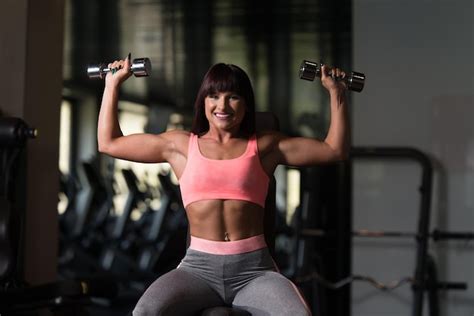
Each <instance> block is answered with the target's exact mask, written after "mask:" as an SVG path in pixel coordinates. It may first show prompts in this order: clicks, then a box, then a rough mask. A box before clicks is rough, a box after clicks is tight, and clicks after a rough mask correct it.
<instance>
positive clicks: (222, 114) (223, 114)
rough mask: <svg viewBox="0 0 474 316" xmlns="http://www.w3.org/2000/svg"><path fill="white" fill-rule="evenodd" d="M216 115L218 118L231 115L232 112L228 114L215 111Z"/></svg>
mask: <svg viewBox="0 0 474 316" xmlns="http://www.w3.org/2000/svg"><path fill="white" fill-rule="evenodd" d="M214 115H215V116H217V117H218V118H227V117H229V116H230V114H227V113H215V114H214Z"/></svg>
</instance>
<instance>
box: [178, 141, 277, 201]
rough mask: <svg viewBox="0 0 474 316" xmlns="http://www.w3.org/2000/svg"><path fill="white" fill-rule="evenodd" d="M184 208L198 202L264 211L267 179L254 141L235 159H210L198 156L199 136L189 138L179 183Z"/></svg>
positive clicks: (199, 152) (249, 142) (248, 143)
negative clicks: (225, 202) (249, 205)
mask: <svg viewBox="0 0 474 316" xmlns="http://www.w3.org/2000/svg"><path fill="white" fill-rule="evenodd" d="M179 183H180V187H181V196H182V198H183V204H184V206H185V207H187V206H188V205H189V204H191V203H193V202H196V201H200V200H216V199H222V200H227V199H229V200H243V201H248V202H252V203H255V204H258V205H260V206H261V207H265V199H266V196H267V190H268V183H269V178H268V175H267V174H266V172H265V171H264V170H263V168H262V165H261V164H260V157H259V156H258V148H257V138H256V136H255V135H252V136H251V137H250V139H249V141H248V142H247V149H246V150H245V152H244V153H243V154H242V155H241V156H240V157H237V158H233V159H225V160H218V159H210V158H206V157H204V156H203V155H202V154H201V151H200V150H199V144H198V136H197V135H195V134H191V136H190V138H189V145H188V159H187V163H186V167H185V168H184V171H183V174H182V175H181V178H180V179H179Z"/></svg>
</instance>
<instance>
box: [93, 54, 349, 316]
mask: <svg viewBox="0 0 474 316" xmlns="http://www.w3.org/2000/svg"><path fill="white" fill-rule="evenodd" d="M129 66H130V57H128V58H127V59H125V60H119V61H116V62H114V63H112V64H110V65H109V68H111V69H113V68H116V69H117V71H116V72H114V73H108V74H107V77H106V86H105V89H104V95H103V99H102V106H101V110H100V114H99V127H98V141H99V149H100V150H101V151H102V152H104V153H107V154H109V155H112V156H114V157H117V158H122V159H128V160H132V161H139V162H168V163H169V164H170V166H171V168H172V169H173V171H174V172H175V174H176V176H177V177H178V179H179V182H180V186H181V193H182V199H183V204H184V206H185V209H186V214H187V217H188V221H189V232H190V235H191V238H190V246H189V248H188V250H187V252H186V255H185V257H184V258H183V260H182V261H181V263H180V265H179V266H178V267H177V268H176V269H174V270H172V271H170V272H168V273H166V274H165V275H163V276H162V277H160V278H158V279H157V280H156V281H155V282H154V283H153V284H152V285H151V286H150V287H149V288H148V289H147V290H146V292H145V293H144V294H143V295H142V297H141V298H140V300H139V302H138V303H137V305H136V307H135V309H134V311H133V315H135V316H137V315H195V314H196V313H198V312H200V311H202V310H204V309H207V308H210V307H214V306H238V307H239V308H240V309H242V310H244V311H247V312H250V313H251V314H252V315H257V316H258V315H268V314H270V315H290V314H294V315H309V314H310V311H309V309H308V306H307V305H306V303H305V301H304V300H303V298H302V296H301V295H300V293H299V291H298V290H297V288H296V287H295V286H294V284H293V283H292V282H291V281H290V280H288V279H287V278H285V277H284V276H283V275H282V274H280V273H279V272H278V268H277V267H276V266H275V263H274V261H273V259H272V257H271V255H270V252H269V250H268V248H267V244H266V242H265V237H264V235H263V232H264V209H265V200H266V195H267V191H268V186H269V179H270V178H271V177H272V176H273V172H274V171H275V168H276V167H277V166H278V165H279V164H286V165H295V166H306V165H314V164H317V163H326V162H330V161H335V160H341V159H344V158H345V157H346V155H347V150H348V126H347V104H346V98H345V91H346V89H347V88H346V85H345V84H344V82H342V81H336V80H335V79H333V78H331V76H330V75H329V73H328V74H326V72H325V68H324V67H325V66H323V75H322V77H321V81H322V83H323V86H324V87H325V88H326V89H327V90H328V92H329V95H330V97H331V106H330V107H331V126H330V128H329V131H328V134H327V137H326V139H325V140H324V141H320V140H317V139H313V138H305V137H288V136H286V135H283V134H281V133H279V132H276V131H272V130H264V131H260V130H259V131H258V132H256V122H255V117H256V115H255V101H254V93H253V89H252V85H251V83H250V79H249V77H248V76H247V74H246V73H245V72H244V70H243V69H241V68H240V67H238V66H235V65H231V64H223V63H219V64H216V65H214V66H212V67H211V68H210V69H209V71H208V72H207V73H206V75H205V76H204V79H203V82H202V85H201V87H200V89H199V91H198V94H197V98H196V102H195V104H194V106H195V116H194V121H193V126H192V129H191V132H187V131H168V132H164V133H161V134H158V135H151V134H133V135H127V136H124V135H123V134H122V131H121V129H120V125H119V122H118V119H117V98H118V89H119V87H120V85H121V83H122V82H123V81H125V80H126V79H127V78H128V77H130V72H129V71H128V70H127V69H129ZM332 72H333V75H336V76H344V73H342V72H341V71H340V70H339V69H333V70H332ZM183 293H184V295H183Z"/></svg>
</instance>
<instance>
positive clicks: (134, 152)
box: [99, 133, 173, 163]
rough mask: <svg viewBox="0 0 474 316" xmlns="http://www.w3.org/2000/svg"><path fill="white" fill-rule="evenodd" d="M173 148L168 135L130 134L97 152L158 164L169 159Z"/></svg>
mask: <svg viewBox="0 0 474 316" xmlns="http://www.w3.org/2000/svg"><path fill="white" fill-rule="evenodd" d="M172 148H173V138H172V137H170V135H167V134H166V133H164V134H159V135H154V134H131V135H127V136H121V137H117V138H115V139H114V140H113V141H111V142H110V143H109V144H108V145H107V147H106V148H100V149H99V150H100V151H101V152H103V153H105V154H107V155H110V156H112V157H115V158H119V159H125V160H130V161H135V162H145V163H159V162H166V161H168V159H169V155H170V154H171V151H172Z"/></svg>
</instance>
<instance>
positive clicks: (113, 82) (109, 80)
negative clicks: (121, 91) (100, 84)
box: [105, 54, 132, 87]
mask: <svg viewBox="0 0 474 316" xmlns="http://www.w3.org/2000/svg"><path fill="white" fill-rule="evenodd" d="M131 64H132V62H131V55H130V54H128V56H127V58H125V59H124V60H116V61H114V62H113V63H110V64H109V65H108V67H109V69H110V71H109V72H108V73H107V75H106V76H105V85H106V86H112V87H118V86H120V85H121V84H122V82H124V81H125V80H127V79H128V78H129V77H130V76H131V75H132V72H131V70H130V66H131Z"/></svg>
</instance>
